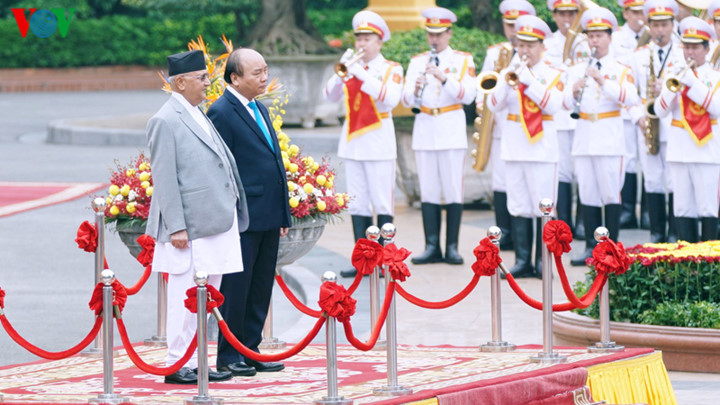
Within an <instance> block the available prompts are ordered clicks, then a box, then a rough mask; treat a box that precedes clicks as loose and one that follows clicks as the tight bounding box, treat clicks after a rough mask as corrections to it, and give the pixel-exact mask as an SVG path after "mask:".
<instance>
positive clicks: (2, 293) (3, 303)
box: [0, 287, 5, 309]
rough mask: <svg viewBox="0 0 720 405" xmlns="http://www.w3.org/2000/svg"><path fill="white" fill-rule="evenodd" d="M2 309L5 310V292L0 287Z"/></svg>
mask: <svg viewBox="0 0 720 405" xmlns="http://www.w3.org/2000/svg"><path fill="white" fill-rule="evenodd" d="M0 309H5V290H3V289H2V287H0Z"/></svg>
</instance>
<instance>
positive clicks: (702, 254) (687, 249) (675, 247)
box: [628, 240, 720, 266]
mask: <svg viewBox="0 0 720 405" xmlns="http://www.w3.org/2000/svg"><path fill="white" fill-rule="evenodd" d="M628 254H629V255H630V258H631V259H633V260H634V261H637V262H639V263H640V264H642V265H643V266H652V265H654V264H655V263H657V262H667V263H672V264H675V263H683V262H692V263H700V262H707V263H715V262H720V241H717V240H713V241H708V242H700V243H688V242H684V241H679V242H678V243H646V244H644V245H636V246H633V247H632V248H629V249H628Z"/></svg>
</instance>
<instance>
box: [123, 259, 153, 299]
mask: <svg viewBox="0 0 720 405" xmlns="http://www.w3.org/2000/svg"><path fill="white" fill-rule="evenodd" d="M150 263H152V261H151V262H150ZM150 273H152V264H148V265H147V266H146V267H145V271H144V272H143V274H142V276H140V279H139V280H138V281H137V283H135V285H133V286H132V287H125V291H126V292H127V295H135V294H137V293H139V292H140V290H141V289H142V288H143V287H144V286H145V283H147V281H148V279H149V278H150Z"/></svg>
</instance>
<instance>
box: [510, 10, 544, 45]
mask: <svg viewBox="0 0 720 405" xmlns="http://www.w3.org/2000/svg"><path fill="white" fill-rule="evenodd" d="M515 33H516V34H515V35H516V38H517V39H519V40H522V41H540V42H542V41H543V40H545V38H546V37H547V36H548V35H551V34H552V31H550V27H548V25H547V24H546V23H545V21H543V20H541V19H539V18H538V17H535V16H534V15H521V16H520V17H518V18H517V20H515Z"/></svg>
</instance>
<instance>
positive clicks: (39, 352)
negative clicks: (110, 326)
mask: <svg viewBox="0 0 720 405" xmlns="http://www.w3.org/2000/svg"><path fill="white" fill-rule="evenodd" d="M0 322H2V325H3V328H5V331H6V332H7V334H8V336H10V338H11V339H12V340H14V341H15V343H17V344H19V345H20V346H22V347H23V348H24V349H25V350H27V351H29V352H30V353H32V354H34V355H36V356H38V357H42V358H44V359H48V360H60V359H64V358H67V357H70V356H74V355H76V354H78V353H79V352H80V351H81V350H82V349H84V348H86V347H87V346H88V345H89V344H90V343H92V341H93V339H95V336H97V334H98V331H100V327H101V326H102V317H100V316H98V317H97V318H95V325H93V327H92V329H91V330H90V333H88V334H87V336H85V338H84V339H83V340H82V341H81V342H80V343H78V344H77V345H76V346H74V347H71V348H70V349H68V350H64V351H62V352H48V351H45V350H43V349H41V348H39V347H37V346H35V345H33V344H32V343H30V342H28V341H27V340H25V339H24V338H23V337H22V336H20V334H18V333H17V331H16V330H15V329H14V328H13V327H12V325H11V324H10V321H9V320H8V319H7V317H6V316H5V315H0Z"/></svg>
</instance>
